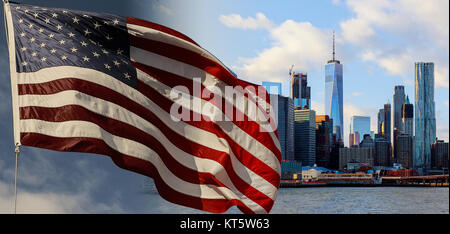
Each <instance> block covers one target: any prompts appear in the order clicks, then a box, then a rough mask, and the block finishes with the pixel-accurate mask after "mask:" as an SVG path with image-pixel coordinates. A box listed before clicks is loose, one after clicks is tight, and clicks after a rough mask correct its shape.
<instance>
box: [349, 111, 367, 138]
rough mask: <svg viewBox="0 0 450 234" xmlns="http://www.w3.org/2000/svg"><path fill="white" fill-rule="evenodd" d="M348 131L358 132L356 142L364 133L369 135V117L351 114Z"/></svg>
mask: <svg viewBox="0 0 450 234" xmlns="http://www.w3.org/2000/svg"><path fill="white" fill-rule="evenodd" d="M350 132H351V133H355V132H358V133H359V139H358V142H361V141H362V140H363V138H364V135H365V134H369V135H370V117H369V116H352V119H351V129H350Z"/></svg>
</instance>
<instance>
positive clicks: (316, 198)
mask: <svg viewBox="0 0 450 234" xmlns="http://www.w3.org/2000/svg"><path fill="white" fill-rule="evenodd" d="M271 213H282V214H286V213H288V214H448V213H449V190H448V187H447V188H433V187H316V188H282V189H280V190H279V192H278V196H277V199H276V201H275V205H274V207H273V208H272V211H271Z"/></svg>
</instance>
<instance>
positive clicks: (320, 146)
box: [316, 115, 333, 167]
mask: <svg viewBox="0 0 450 234" xmlns="http://www.w3.org/2000/svg"><path fill="white" fill-rule="evenodd" d="M332 125H333V120H332V119H330V118H329V117H328V115H317V116H316V164H317V166H319V167H329V165H330V154H331V147H332V145H331V144H332V139H331V138H332V136H333V132H332V129H331V126H332Z"/></svg>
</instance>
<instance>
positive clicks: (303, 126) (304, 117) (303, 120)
mask: <svg viewBox="0 0 450 234" xmlns="http://www.w3.org/2000/svg"><path fill="white" fill-rule="evenodd" d="M294 121H295V123H294V138H295V139H294V141H295V146H294V158H295V161H300V162H302V165H303V166H313V165H314V163H315V162H316V112H315V111H313V110H310V109H303V110H302V109H295V110H294Z"/></svg>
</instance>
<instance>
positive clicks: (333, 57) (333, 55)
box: [333, 30, 336, 61]
mask: <svg viewBox="0 0 450 234" xmlns="http://www.w3.org/2000/svg"><path fill="white" fill-rule="evenodd" d="M335 54H336V53H335V52H334V30H333V61H335V59H334V55H335Z"/></svg>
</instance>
